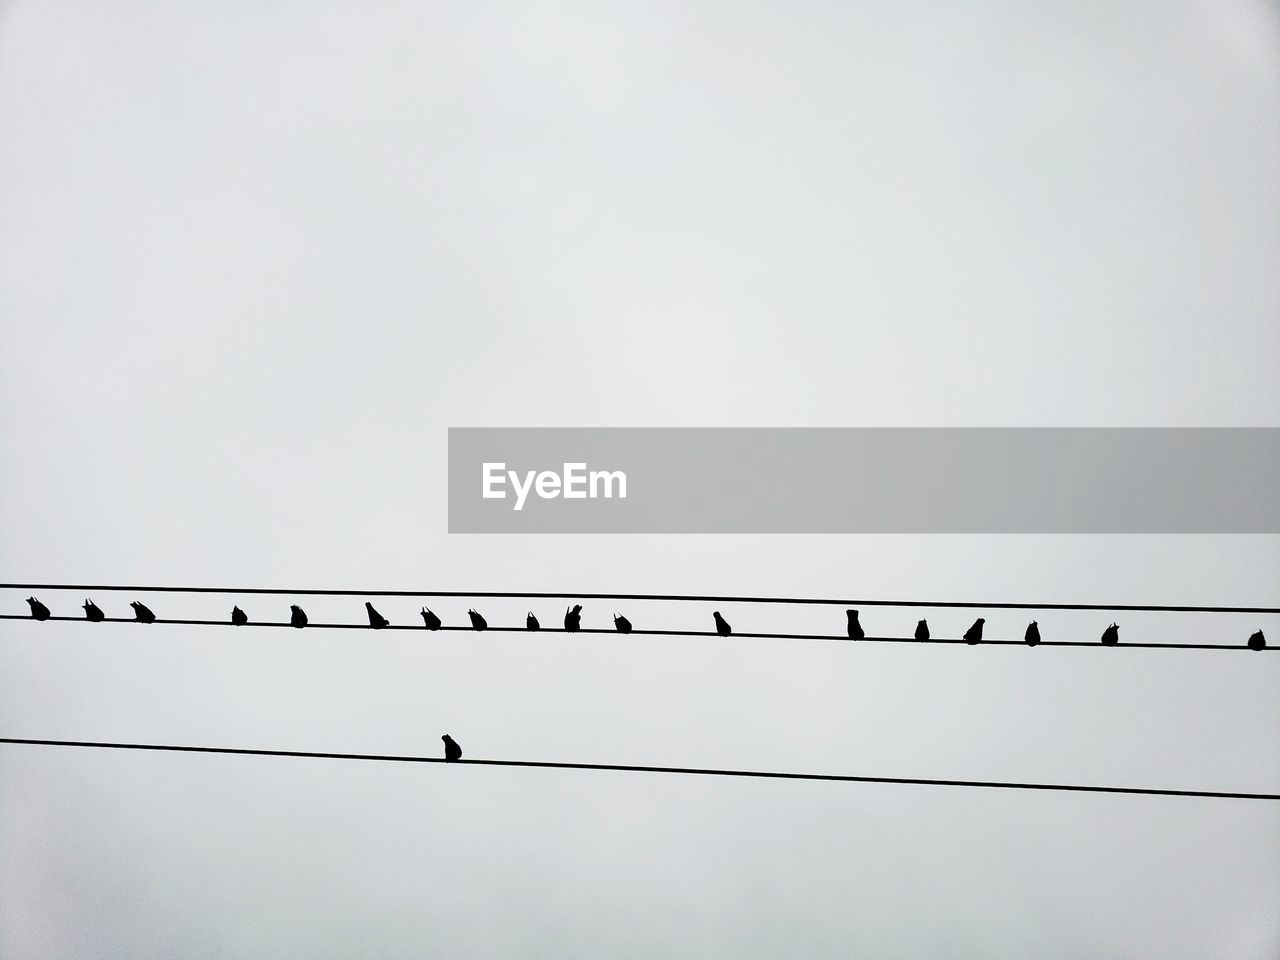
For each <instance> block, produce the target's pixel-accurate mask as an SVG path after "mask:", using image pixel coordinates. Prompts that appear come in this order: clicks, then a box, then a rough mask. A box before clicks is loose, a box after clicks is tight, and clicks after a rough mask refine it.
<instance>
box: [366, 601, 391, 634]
mask: <svg viewBox="0 0 1280 960" xmlns="http://www.w3.org/2000/svg"><path fill="white" fill-rule="evenodd" d="M364 609H365V612H366V613H367V614H369V626H371V627H373V629H375V630H381V629H382V628H383V627H389V626H390V625H391V621H390V620H388V619H387V618H386V617H384V616H383V615H382V614H380V613H379V612H378V611H377V610H375V609H373V604H372V603H370V602H369V601H368V600H366V601H365V602H364Z"/></svg>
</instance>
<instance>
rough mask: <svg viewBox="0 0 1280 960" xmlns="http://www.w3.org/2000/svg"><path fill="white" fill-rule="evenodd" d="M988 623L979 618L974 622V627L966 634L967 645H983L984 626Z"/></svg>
mask: <svg viewBox="0 0 1280 960" xmlns="http://www.w3.org/2000/svg"><path fill="white" fill-rule="evenodd" d="M986 622H987V621H986V620H985V619H984V618H982V617H979V618H978V619H977V620H975V621H973V626H972V627H970V628H969V629H968V630H966V631H965V632H964V642H965V643H981V642H982V625H983V624H984V623H986Z"/></svg>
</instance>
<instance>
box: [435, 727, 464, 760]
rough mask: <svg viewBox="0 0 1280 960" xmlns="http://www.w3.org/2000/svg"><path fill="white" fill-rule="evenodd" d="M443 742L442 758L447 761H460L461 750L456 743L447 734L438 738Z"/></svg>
mask: <svg viewBox="0 0 1280 960" xmlns="http://www.w3.org/2000/svg"><path fill="white" fill-rule="evenodd" d="M440 739H441V740H443V741H444V758H445V759H446V760H449V761H453V760H461V759H462V748H461V747H460V746H458V741H457V740H455V739H453V737H451V736H449V735H448V734H447V733H446V734H445V735H444V736H443V737H441V738H440Z"/></svg>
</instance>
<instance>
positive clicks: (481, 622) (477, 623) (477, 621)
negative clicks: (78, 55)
mask: <svg viewBox="0 0 1280 960" xmlns="http://www.w3.org/2000/svg"><path fill="white" fill-rule="evenodd" d="M467 616H468V617H470V618H471V626H472V627H473V628H474V629H476V630H483V629H484V628H485V627H487V626H488V625H489V621H487V620H485V618H484V617H482V616H480V614H478V613H476V611H474V610H468V611H467Z"/></svg>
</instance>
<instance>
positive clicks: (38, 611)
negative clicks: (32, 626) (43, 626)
mask: <svg viewBox="0 0 1280 960" xmlns="http://www.w3.org/2000/svg"><path fill="white" fill-rule="evenodd" d="M27 606H29V607H30V608H31V619H33V620H48V619H49V608H48V607H46V606H45V605H44V604H43V603H41V602H40V601H39V600H37V599H36V598H35V597H27Z"/></svg>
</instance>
